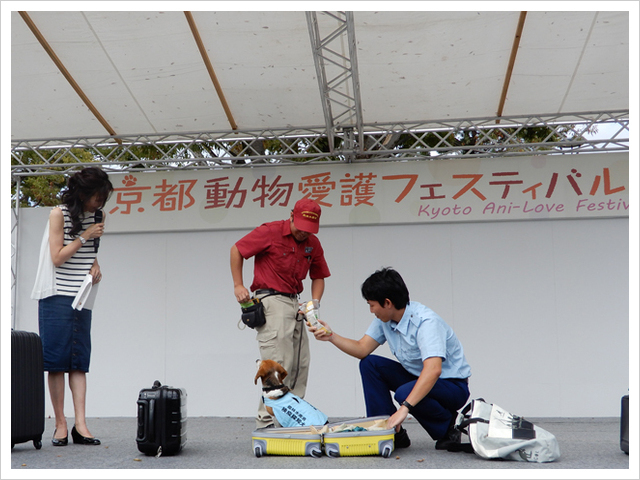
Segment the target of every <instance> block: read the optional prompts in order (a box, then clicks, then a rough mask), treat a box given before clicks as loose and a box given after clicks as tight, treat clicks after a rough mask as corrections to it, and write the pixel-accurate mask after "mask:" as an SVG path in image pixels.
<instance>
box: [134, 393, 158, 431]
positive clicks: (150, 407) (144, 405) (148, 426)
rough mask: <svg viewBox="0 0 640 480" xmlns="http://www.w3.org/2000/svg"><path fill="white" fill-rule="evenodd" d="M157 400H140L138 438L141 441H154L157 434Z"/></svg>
mask: <svg viewBox="0 0 640 480" xmlns="http://www.w3.org/2000/svg"><path fill="white" fill-rule="evenodd" d="M155 403H156V402H155V400H154V399H150V400H138V438H137V440H138V441H139V442H152V441H153V440H154V435H155V428H154V427H155V422H154V421H153V420H154V413H155Z"/></svg>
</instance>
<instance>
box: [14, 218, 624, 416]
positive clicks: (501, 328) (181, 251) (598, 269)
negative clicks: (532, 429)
mask: <svg viewBox="0 0 640 480" xmlns="http://www.w3.org/2000/svg"><path fill="white" fill-rule="evenodd" d="M48 213H49V209H24V210H21V212H20V222H19V228H20V230H19V265H18V295H17V305H16V308H17V310H16V312H17V320H16V325H15V327H16V328H18V329H23V330H30V331H36V332H37V331H38V324H37V302H36V301H35V300H31V299H30V293H31V288H32V286H33V282H34V277H35V273H36V268H37V257H38V249H39V245H40V241H41V238H42V232H43V228H44V225H45V222H46V221H47V217H48ZM277 219H278V218H265V219H264V221H270V220H277ZM628 229H629V220H628V218H614V219H589V220H540V221H513V222H493V223H489V222H485V223H458V224H453V223H450V224H447V223H441V224H430V225H400V226H375V227H367V226H358V227H331V228H330V227H325V228H321V230H320V233H319V237H320V239H321V241H322V243H323V246H324V249H325V252H326V257H327V261H328V263H329V266H330V268H331V271H332V276H331V277H330V278H329V279H327V283H326V291H325V295H324V298H323V301H322V308H321V317H322V318H323V319H324V320H326V321H327V322H328V323H329V324H330V325H331V327H332V328H333V329H334V330H335V331H337V332H339V333H340V334H342V335H345V336H350V337H355V338H360V336H362V335H363V334H364V332H365V330H366V328H367V326H368V325H369V323H370V321H371V319H372V317H371V315H370V313H369V311H368V307H367V305H366V303H365V302H364V300H363V299H362V297H361V295H360V285H361V283H362V281H363V280H364V279H365V278H366V277H367V276H368V275H369V274H370V273H372V272H373V271H375V270H376V269H378V268H380V267H382V266H392V267H394V268H396V269H397V270H398V271H399V272H400V273H401V274H402V275H403V277H404V279H405V281H406V283H407V285H408V287H409V290H410V293H411V299H412V300H416V301H420V302H422V303H425V304H426V305H428V306H429V307H431V308H433V309H434V310H435V311H436V312H437V313H439V314H440V315H441V316H442V317H443V318H444V319H445V321H447V322H448V323H449V324H450V325H451V326H452V327H453V328H454V330H455V331H456V333H457V335H458V336H459V338H460V339H461V341H462V343H463V345H464V348H465V353H466V356H467V359H468V361H469V363H470V364H471V367H472V378H471V382H470V388H471V395H472V396H473V397H484V398H485V399H486V400H488V401H491V402H495V403H498V404H499V405H501V406H503V407H504V408H507V409H509V410H511V411H513V412H514V413H518V414H520V415H524V416H528V417H538V416H549V417H572V416H575V417H590V416H596V417H602V416H619V413H620V410H619V409H620V397H621V396H622V395H624V394H626V393H628V388H629V230H628ZM247 231H248V230H226V231H199V232H174V233H135V234H126V233H122V234H106V235H105V236H104V237H103V240H102V243H101V249H100V254H99V261H100V264H101V266H102V271H103V274H104V280H103V282H102V284H101V286H100V291H99V294H98V298H97V300H96V305H95V309H94V312H93V327H92V338H93V353H92V360H91V370H90V372H89V374H88V377H87V378H88V396H87V415H88V416H89V417H97V416H100V417H105V416H134V415H135V414H136V399H137V395H138V392H139V390H140V389H141V388H143V387H147V386H151V384H152V383H153V381H154V380H156V379H158V380H160V381H161V382H163V383H166V384H169V385H172V386H178V387H184V388H186V390H187V393H188V413H189V416H190V417H197V416H242V417H251V416H253V415H254V414H255V410H256V407H257V403H258V398H259V395H260V393H261V391H260V386H259V385H258V386H256V385H254V383H253V378H254V375H255V360H256V359H257V358H258V348H257V344H256V341H255V332H253V331H252V330H248V329H247V330H240V329H239V328H238V326H237V324H238V320H239V317H240V309H239V306H238V304H237V303H236V302H235V299H234V297H233V285H232V281H231V275H230V272H229V249H230V247H231V245H232V244H233V243H234V242H235V241H236V240H237V239H239V238H240V237H241V236H242V235H244V234H245V233H246V232H247ZM252 267H253V262H252V261H248V262H245V283H246V286H247V287H248V286H249V284H250V282H251V278H252ZM308 289H309V283H306V288H305V291H308ZM307 299H308V298H307V297H305V296H304V294H303V297H302V300H307ZM380 352H382V353H383V354H385V355H390V354H389V351H388V349H387V348H386V346H384V347H382V348H380V349H378V352H377V353H380ZM311 354H312V364H311V375H310V381H309V386H308V390H307V396H306V398H307V399H308V400H309V401H310V402H311V403H313V404H314V405H316V406H317V407H318V408H319V409H321V410H323V411H324V412H325V413H326V414H327V415H329V417H342V416H348V417H350V416H354V417H358V416H364V415H365V409H364V402H363V397H362V389H361V384H360V378H359V373H358V362H357V360H356V359H353V358H351V357H348V356H346V355H345V354H343V353H342V352H340V351H339V350H338V349H336V348H335V347H333V346H332V345H330V344H327V343H321V342H317V341H315V340H314V339H313V338H311ZM6 366H7V365H6V362H5V364H4V365H3V367H6ZM71 405H72V404H71V400H70V393H69V391H68V390H67V410H66V412H67V415H68V416H70V417H71V416H72V415H73V410H72V406H71ZM46 415H52V409H51V406H50V401H49V397H48V392H47V401H46Z"/></svg>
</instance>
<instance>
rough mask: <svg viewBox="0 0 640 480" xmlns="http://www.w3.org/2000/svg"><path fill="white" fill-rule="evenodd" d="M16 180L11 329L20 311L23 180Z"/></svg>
mask: <svg viewBox="0 0 640 480" xmlns="http://www.w3.org/2000/svg"><path fill="white" fill-rule="evenodd" d="M14 178H15V179H16V195H15V198H14V199H13V205H12V208H11V327H12V328H16V320H17V310H18V303H17V300H18V232H19V228H18V222H19V218H20V187H21V180H22V178H21V177H20V176H18V175H16V176H15V177H14Z"/></svg>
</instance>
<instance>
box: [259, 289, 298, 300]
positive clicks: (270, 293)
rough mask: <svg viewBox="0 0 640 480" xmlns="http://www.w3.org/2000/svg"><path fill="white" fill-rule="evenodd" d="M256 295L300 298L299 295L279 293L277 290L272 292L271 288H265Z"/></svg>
mask: <svg viewBox="0 0 640 480" xmlns="http://www.w3.org/2000/svg"><path fill="white" fill-rule="evenodd" d="M255 294H256V295H282V296H283V297H289V298H298V294H297V293H284V292H278V291H277V290H272V289H271V288H263V289H260V290H256V292H255Z"/></svg>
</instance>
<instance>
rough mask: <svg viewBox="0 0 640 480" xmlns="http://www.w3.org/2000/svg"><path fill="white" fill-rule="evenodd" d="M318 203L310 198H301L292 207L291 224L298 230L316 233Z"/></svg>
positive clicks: (318, 225)
mask: <svg viewBox="0 0 640 480" xmlns="http://www.w3.org/2000/svg"><path fill="white" fill-rule="evenodd" d="M321 213H322V212H321V210H320V205H318V204H317V203H316V202H314V201H313V200H311V199H310V198H303V199H300V200H298V201H297V202H296V205H295V206H294V207H293V224H294V225H295V227H296V228H297V229H298V230H301V231H303V232H309V233H318V230H319V229H320V214H321Z"/></svg>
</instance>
